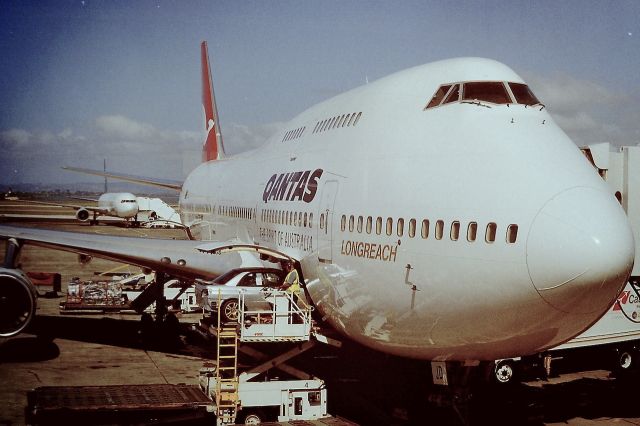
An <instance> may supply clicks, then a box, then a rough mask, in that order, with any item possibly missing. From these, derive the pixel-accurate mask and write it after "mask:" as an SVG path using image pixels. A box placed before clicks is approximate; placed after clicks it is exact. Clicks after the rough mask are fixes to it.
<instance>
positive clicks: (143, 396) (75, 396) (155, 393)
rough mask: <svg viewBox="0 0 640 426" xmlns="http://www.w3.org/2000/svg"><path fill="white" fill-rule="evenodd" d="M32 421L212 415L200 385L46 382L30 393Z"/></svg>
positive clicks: (142, 420)
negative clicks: (55, 384) (99, 384)
mask: <svg viewBox="0 0 640 426" xmlns="http://www.w3.org/2000/svg"><path fill="white" fill-rule="evenodd" d="M27 404H28V405H27V408H26V412H25V420H26V423H27V424H30V425H59V424H65V425H76V424H78V425H79V424H130V425H131V424H153V423H176V424H178V423H181V422H185V421H190V420H197V419H204V418H207V417H209V418H213V414H212V411H213V405H212V401H211V400H210V399H209V398H208V397H207V396H206V395H205V394H204V393H203V392H202V391H201V390H200V388H199V387H198V386H191V385H170V384H157V385H112V386H44V387H39V388H37V389H34V390H32V391H30V392H28V393H27Z"/></svg>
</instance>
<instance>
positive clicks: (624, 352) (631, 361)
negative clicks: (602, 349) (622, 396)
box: [613, 348, 638, 376]
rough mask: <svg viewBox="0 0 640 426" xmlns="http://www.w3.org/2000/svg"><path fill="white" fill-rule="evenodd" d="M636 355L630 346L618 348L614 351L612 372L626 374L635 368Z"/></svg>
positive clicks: (620, 374)
mask: <svg viewBox="0 0 640 426" xmlns="http://www.w3.org/2000/svg"><path fill="white" fill-rule="evenodd" d="M637 362H638V356H637V353H636V352H635V351H633V350H632V349H631V348H618V349H616V351H615V364H614V366H613V367H614V372H615V373H616V374H617V375H619V376H623V375H627V374H629V372H631V371H633V370H635V369H636V368H637V365H636V364H637Z"/></svg>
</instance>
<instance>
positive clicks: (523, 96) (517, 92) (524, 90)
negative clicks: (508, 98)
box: [509, 83, 540, 105]
mask: <svg viewBox="0 0 640 426" xmlns="http://www.w3.org/2000/svg"><path fill="white" fill-rule="evenodd" d="M509 87H510V88H511V92H512V93H513V96H515V97H516V102H518V103H519V104H525V105H537V104H539V103H540V101H539V100H538V98H536V96H535V95H534V94H533V92H531V89H529V86H527V85H526V84H522V83H509Z"/></svg>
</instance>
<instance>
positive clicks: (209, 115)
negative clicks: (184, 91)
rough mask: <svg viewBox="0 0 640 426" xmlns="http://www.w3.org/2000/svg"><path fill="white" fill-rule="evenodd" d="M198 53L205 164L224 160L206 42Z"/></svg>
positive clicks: (203, 159)
mask: <svg viewBox="0 0 640 426" xmlns="http://www.w3.org/2000/svg"><path fill="white" fill-rule="evenodd" d="M200 53H201V62H202V106H203V107H204V119H205V130H206V131H207V138H206V139H205V142H204V145H203V146H202V161H203V162H205V161H211V160H219V159H221V158H224V144H223V143H222V135H221V134H220V123H219V121H218V120H219V117H218V108H217V107H216V97H215V95H214V93H213V83H212V81H211V67H210V66H209V53H208V50H207V42H206V41H203V42H202V44H201V45H200Z"/></svg>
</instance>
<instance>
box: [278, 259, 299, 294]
mask: <svg viewBox="0 0 640 426" xmlns="http://www.w3.org/2000/svg"><path fill="white" fill-rule="evenodd" d="M285 270H286V271H287V276H286V277H285V279H284V282H283V283H282V289H283V290H285V291H286V292H287V293H289V294H291V295H292V296H293V298H294V301H296V300H297V299H298V296H299V295H300V276H299V275H298V270H297V269H296V268H295V267H294V266H293V263H287V264H286V265H285Z"/></svg>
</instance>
